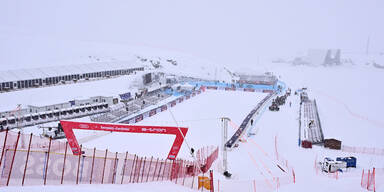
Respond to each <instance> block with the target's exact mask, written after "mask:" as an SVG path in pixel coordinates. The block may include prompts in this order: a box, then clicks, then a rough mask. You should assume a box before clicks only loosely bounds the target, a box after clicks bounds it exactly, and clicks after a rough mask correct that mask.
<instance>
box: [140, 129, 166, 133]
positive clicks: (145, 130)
mask: <svg viewBox="0 0 384 192" xmlns="http://www.w3.org/2000/svg"><path fill="white" fill-rule="evenodd" d="M141 131H143V132H155V133H166V132H167V130H166V129H164V128H141Z"/></svg>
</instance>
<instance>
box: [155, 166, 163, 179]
mask: <svg viewBox="0 0 384 192" xmlns="http://www.w3.org/2000/svg"><path fill="white" fill-rule="evenodd" d="M162 166H163V162H160V168H159V173H158V174H157V180H156V181H158V180H159V178H160V174H161V167H162Z"/></svg>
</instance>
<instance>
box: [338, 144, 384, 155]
mask: <svg viewBox="0 0 384 192" xmlns="http://www.w3.org/2000/svg"><path fill="white" fill-rule="evenodd" d="M341 150H342V151H344V152H351V153H361V154H369V155H381V156H384V149H379V148H374V147H351V146H346V145H342V146H341Z"/></svg>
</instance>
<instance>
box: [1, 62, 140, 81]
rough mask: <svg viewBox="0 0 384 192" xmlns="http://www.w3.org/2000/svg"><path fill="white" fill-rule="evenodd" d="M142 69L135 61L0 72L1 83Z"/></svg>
mask: <svg viewBox="0 0 384 192" xmlns="http://www.w3.org/2000/svg"><path fill="white" fill-rule="evenodd" d="M135 67H142V65H140V64H138V63H137V62H136V61H135V60H133V59H132V60H131V61H120V62H98V63H89V64H79V65H66V66H54V67H40V68H32V69H17V70H8V71H0V82H9V81H20V80H29V79H40V78H47V77H57V76H64V75H72V74H83V73H93V72H100V71H110V70H119V69H129V68H135Z"/></svg>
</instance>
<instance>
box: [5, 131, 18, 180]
mask: <svg viewBox="0 0 384 192" xmlns="http://www.w3.org/2000/svg"><path fill="white" fill-rule="evenodd" d="M19 138H20V131H19V133H18V134H17V139H16V144H15V149H14V151H13V157H12V162H11V167H10V168H9V174H8V179H7V186H8V185H9V180H10V179H11V174H12V168H13V162H14V161H15V156H16V150H17V144H18V143H19Z"/></svg>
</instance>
